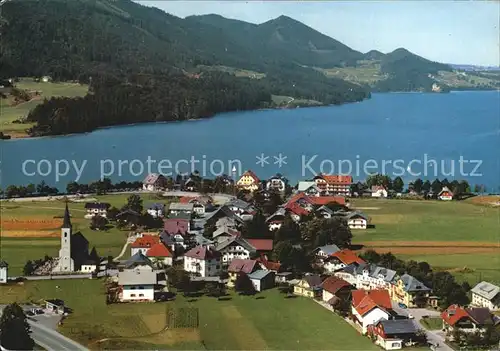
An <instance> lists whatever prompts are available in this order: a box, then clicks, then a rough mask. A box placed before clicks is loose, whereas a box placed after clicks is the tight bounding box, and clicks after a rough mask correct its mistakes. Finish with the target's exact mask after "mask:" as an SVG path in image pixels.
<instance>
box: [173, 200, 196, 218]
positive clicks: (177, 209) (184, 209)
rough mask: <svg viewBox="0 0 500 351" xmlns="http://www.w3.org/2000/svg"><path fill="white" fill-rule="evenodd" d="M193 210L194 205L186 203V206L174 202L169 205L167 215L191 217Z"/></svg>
mask: <svg viewBox="0 0 500 351" xmlns="http://www.w3.org/2000/svg"><path fill="white" fill-rule="evenodd" d="M193 210H194V204H192V203H187V204H182V203H180V202H174V203H171V204H170V205H169V207H168V213H169V215H170V214H172V215H177V214H181V213H182V214H186V215H191V214H192V213H193Z"/></svg>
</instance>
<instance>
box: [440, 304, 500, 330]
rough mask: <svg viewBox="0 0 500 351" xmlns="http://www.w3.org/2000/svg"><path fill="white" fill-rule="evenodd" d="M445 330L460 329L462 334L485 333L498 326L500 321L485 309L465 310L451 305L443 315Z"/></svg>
mask: <svg viewBox="0 0 500 351" xmlns="http://www.w3.org/2000/svg"><path fill="white" fill-rule="evenodd" d="M441 318H442V319H443V329H444V330H446V331H448V332H450V331H452V330H453V329H459V330H460V331H462V332H466V333H474V332H476V331H479V332H484V331H485V330H486V328H487V327H488V326H495V325H498V324H499V322H500V320H499V319H498V318H496V317H495V316H494V315H492V314H491V312H490V310H489V309H487V308H485V307H473V308H464V307H461V306H458V305H451V306H449V307H448V308H447V309H446V310H445V311H443V312H442V313H441Z"/></svg>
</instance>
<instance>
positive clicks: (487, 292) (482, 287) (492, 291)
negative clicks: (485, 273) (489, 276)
mask: <svg viewBox="0 0 500 351" xmlns="http://www.w3.org/2000/svg"><path fill="white" fill-rule="evenodd" d="M471 291H472V292H473V293H475V294H477V295H479V296H481V297H484V298H485V299H487V300H490V301H491V300H493V298H495V296H497V295H498V294H499V293H500V287H498V286H496V285H493V284H491V283H488V282H485V281H482V282H481V283H479V284H477V285H476V286H475V287H473V288H472V290H471Z"/></svg>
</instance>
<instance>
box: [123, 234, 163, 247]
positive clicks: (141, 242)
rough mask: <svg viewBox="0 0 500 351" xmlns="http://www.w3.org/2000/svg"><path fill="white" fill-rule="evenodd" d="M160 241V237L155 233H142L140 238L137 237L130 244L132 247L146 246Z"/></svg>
mask: <svg viewBox="0 0 500 351" xmlns="http://www.w3.org/2000/svg"><path fill="white" fill-rule="evenodd" d="M159 242H160V237H159V236H156V235H143V236H142V238H137V239H135V241H134V242H133V243H132V244H131V245H130V247H133V248H147V247H152V246H153V245H154V244H156V243H159Z"/></svg>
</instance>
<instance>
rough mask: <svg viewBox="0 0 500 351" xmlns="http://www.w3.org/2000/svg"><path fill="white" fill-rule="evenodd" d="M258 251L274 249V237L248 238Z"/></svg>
mask: <svg viewBox="0 0 500 351" xmlns="http://www.w3.org/2000/svg"><path fill="white" fill-rule="evenodd" d="M246 240H247V241H248V242H249V243H250V245H252V246H253V247H255V249H256V250H257V251H272V250H273V239H246Z"/></svg>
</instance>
